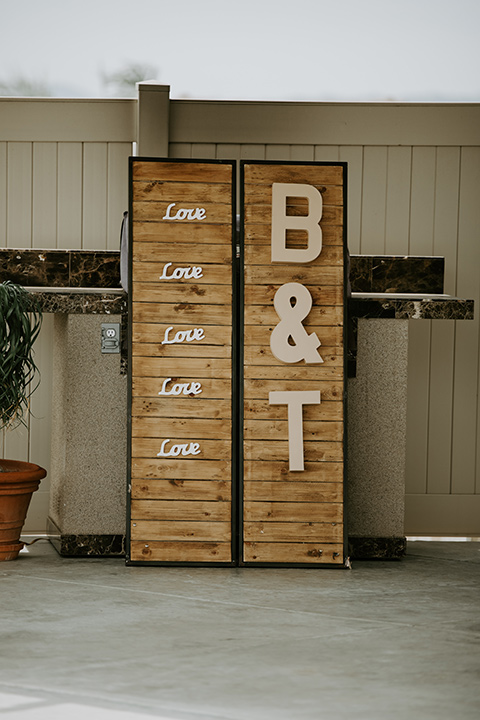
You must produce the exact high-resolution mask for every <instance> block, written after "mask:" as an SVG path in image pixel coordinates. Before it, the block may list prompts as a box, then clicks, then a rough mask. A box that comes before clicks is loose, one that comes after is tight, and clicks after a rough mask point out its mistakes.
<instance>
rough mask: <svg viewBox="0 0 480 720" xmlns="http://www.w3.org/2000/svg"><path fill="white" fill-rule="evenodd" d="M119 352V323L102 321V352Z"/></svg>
mask: <svg viewBox="0 0 480 720" xmlns="http://www.w3.org/2000/svg"><path fill="white" fill-rule="evenodd" d="M119 352H120V323H102V353H119Z"/></svg>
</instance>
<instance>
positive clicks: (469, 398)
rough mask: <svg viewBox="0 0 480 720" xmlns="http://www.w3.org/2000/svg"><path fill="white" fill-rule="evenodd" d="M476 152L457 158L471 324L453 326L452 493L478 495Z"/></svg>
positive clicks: (462, 285) (463, 276)
mask: <svg viewBox="0 0 480 720" xmlns="http://www.w3.org/2000/svg"><path fill="white" fill-rule="evenodd" d="M479 187H480V148H463V149H462V156H461V174H460V196H459V225H458V269H457V293H458V294H459V296H460V297H470V298H473V299H474V300H475V320H474V321H473V322H468V323H465V322H457V331H456V338H455V339H456V347H455V399H454V415H453V422H454V434H453V461H452V490H453V492H457V493H470V492H475V488H477V492H478V491H479V490H480V488H479V481H478V479H477V481H476V480H475V472H477V473H480V464H477V463H476V452H477V451H476V447H477V448H478V418H479V416H480V415H479V411H478V399H477V398H478V394H479V393H478V387H479V375H478V374H479V360H478V347H479V319H480V274H479V268H480V242H479V238H478V232H479V227H480V203H479V200H478V188H479Z"/></svg>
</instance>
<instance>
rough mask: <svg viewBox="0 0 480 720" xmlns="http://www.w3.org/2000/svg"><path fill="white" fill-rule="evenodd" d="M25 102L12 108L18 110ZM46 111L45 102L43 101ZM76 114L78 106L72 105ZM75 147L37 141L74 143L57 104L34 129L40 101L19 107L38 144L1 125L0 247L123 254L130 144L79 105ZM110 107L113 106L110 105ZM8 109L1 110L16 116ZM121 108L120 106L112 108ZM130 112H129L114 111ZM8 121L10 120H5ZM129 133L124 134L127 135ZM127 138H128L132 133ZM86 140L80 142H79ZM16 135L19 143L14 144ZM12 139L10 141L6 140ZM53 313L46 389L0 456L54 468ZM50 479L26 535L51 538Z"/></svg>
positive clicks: (40, 350) (44, 352)
mask: <svg viewBox="0 0 480 720" xmlns="http://www.w3.org/2000/svg"><path fill="white" fill-rule="evenodd" d="M20 102H21V101H19V102H18V103H17V102H15V103H14V109H15V111H18V109H19V107H20ZM42 105H43V103H42ZM66 105H67V107H68V109H69V110H71V109H72V106H73V105H74V104H73V103H67V104H66ZM74 107H75V111H76V113H75V116H76V119H77V123H78V125H76V127H75V135H76V136H77V137H76V138H75V140H74V141H68V140H66V141H62V142H57V141H53V140H47V141H44V140H43V139H41V140H39V141H35V138H36V137H40V138H43V137H45V135H47V137H48V136H50V137H55V136H57V137H65V135H66V134H67V137H68V132H69V130H68V124H70V125H71V120H68V123H66V122H65V121H64V120H63V119H62V118H61V117H59V115H61V113H62V110H64V109H65V106H62V105H60V104H59V103H52V104H51V106H50V108H49V113H48V115H47V117H46V118H44V119H43V122H42V119H40V120H39V123H38V124H37V125H36V126H35V125H34V119H33V118H32V114H33V115H34V114H35V111H36V110H37V108H38V103H36V102H35V101H31V102H28V107H26V106H25V101H24V102H23V105H22V106H21V108H20V109H21V110H23V111H24V114H23V115H22V116H21V117H22V118H23V123H22V124H23V125H30V126H31V129H30V132H29V131H28V130H27V131H26V133H25V134H27V136H28V134H30V137H31V138H32V141H26V140H23V139H22V140H17V138H18V137H19V136H20V137H21V134H22V128H21V127H19V124H18V122H17V118H15V122H12V124H11V127H10V128H5V127H4V125H3V123H2V122H1V121H0V130H1V136H0V139H1V141H0V247H9V248H45V249H49V248H57V249H62V250H63V249H67V250H68V249H87V250H118V249H119V242H120V241H119V236H120V225H121V221H122V217H123V212H124V210H126V209H127V208H128V157H129V156H130V155H131V154H132V141H133V140H134V137H133V129H132V133H131V141H130V142H125V141H118V142H116V141H115V142H108V141H104V142H100V141H97V139H96V138H98V137H102V136H103V137H106V138H108V137H109V135H112V134H113V135H115V134H116V133H115V131H113V132H112V121H111V118H110V117H109V115H108V114H106V115H105V116H104V121H103V125H106V127H101V126H100V124H99V123H98V122H96V123H95V127H94V128H92V127H91V126H90V123H89V120H88V118H89V115H91V111H92V106H91V105H90V104H89V103H79V104H77V103H75V105H74ZM110 107H111V105H110ZM11 109H13V108H11V105H6V104H5V105H3V103H2V107H1V108H0V111H3V110H6V112H7V113H8V111H11ZM112 109H115V106H114V107H113V108H112ZM116 109H117V111H120V112H122V111H123V112H124V110H125V108H124V106H123V105H122V106H120V107H117V108H116ZM3 117H4V118H5V116H3ZM123 134H125V133H123ZM127 134H128V132H127ZM82 135H83V139H82V140H80V139H78V136H80V137H82ZM9 136H11V137H13V138H14V139H13V140H12V141H9V140H8V137H9ZM5 138H7V139H5ZM52 345H53V315H45V316H44V320H43V326H42V331H41V334H40V337H39V339H38V341H37V343H36V346H35V356H36V361H37V364H38V366H39V369H40V373H41V383H40V386H39V388H38V389H37V390H36V392H35V393H34V395H33V396H32V401H31V409H32V416H31V417H30V419H29V421H28V427H27V428H25V427H23V426H22V427H19V428H17V429H15V430H13V431H8V432H3V434H1V435H0V455H2V456H3V457H10V458H15V459H17V460H31V461H32V462H35V463H38V464H39V465H42V466H43V467H45V468H46V469H47V471H48V469H49V467H50V441H51V396H52ZM48 501H49V477H48V475H47V477H46V478H45V480H43V481H42V483H41V486H40V489H39V491H38V492H37V493H35V495H34V498H33V500H32V505H31V508H30V510H29V514H28V518H27V523H26V525H25V531H26V532H33V533H42V532H45V524H46V517H47V513H48Z"/></svg>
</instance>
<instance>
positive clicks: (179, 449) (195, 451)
mask: <svg viewBox="0 0 480 720" xmlns="http://www.w3.org/2000/svg"><path fill="white" fill-rule="evenodd" d="M169 442H171V440H164V441H163V442H162V446H161V448H160V452H159V453H157V457H178V456H179V455H184V456H185V455H199V454H200V452H201V450H200V445H199V443H184V444H178V445H172V447H171V448H170V450H165V446H166V444H167V443H169Z"/></svg>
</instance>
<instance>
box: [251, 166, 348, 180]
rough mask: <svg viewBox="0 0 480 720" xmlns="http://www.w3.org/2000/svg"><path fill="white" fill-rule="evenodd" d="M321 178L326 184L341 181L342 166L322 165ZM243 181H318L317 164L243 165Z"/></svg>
mask: <svg viewBox="0 0 480 720" xmlns="http://www.w3.org/2000/svg"><path fill="white" fill-rule="evenodd" d="M322 180H323V182H324V183H325V184H326V185H327V184H328V185H341V184H342V183H343V168H342V167H341V166H340V167H339V166H335V165H330V166H329V165H325V166H324V167H322ZM245 181H246V182H247V183H249V184H259V185H264V184H267V185H268V184H271V183H274V182H281V183H307V184H313V183H315V182H318V166H317V165H281V164H278V165H276V164H275V165H268V164H266V165H263V164H258V165H257V164H251V165H245Z"/></svg>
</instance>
